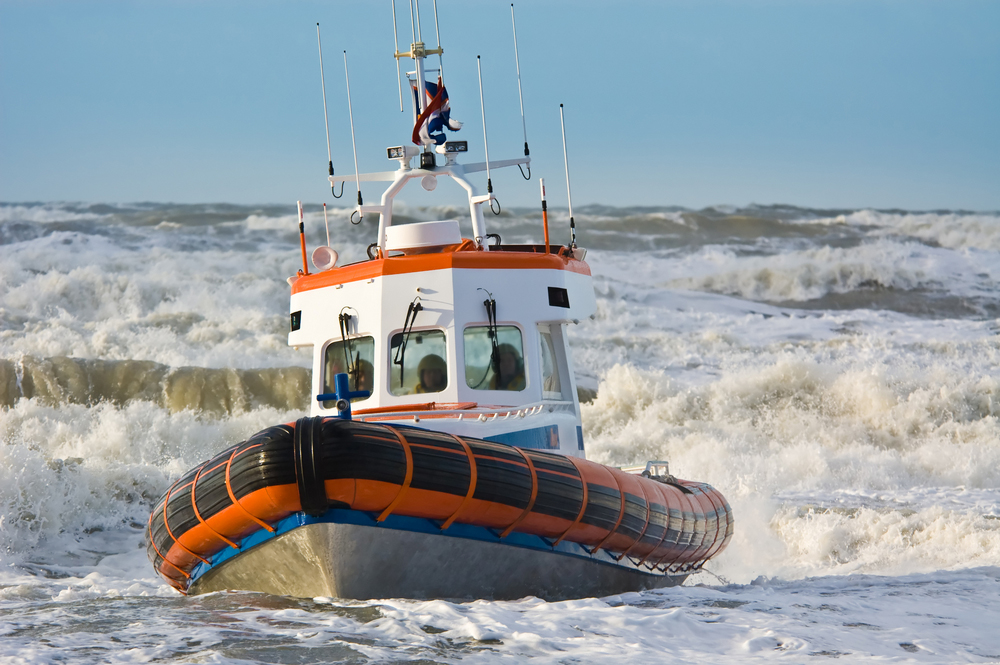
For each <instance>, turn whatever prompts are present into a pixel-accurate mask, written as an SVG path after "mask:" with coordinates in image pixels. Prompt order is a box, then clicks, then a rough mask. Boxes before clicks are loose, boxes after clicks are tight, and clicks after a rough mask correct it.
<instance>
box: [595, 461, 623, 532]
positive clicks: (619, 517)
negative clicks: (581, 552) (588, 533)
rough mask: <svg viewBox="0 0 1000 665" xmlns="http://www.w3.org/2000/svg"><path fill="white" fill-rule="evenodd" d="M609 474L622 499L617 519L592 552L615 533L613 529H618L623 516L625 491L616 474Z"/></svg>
mask: <svg viewBox="0 0 1000 665" xmlns="http://www.w3.org/2000/svg"><path fill="white" fill-rule="evenodd" d="M611 476H612V477H613V478H614V479H615V485H617V486H618V496H619V497H620V498H621V501H622V509H621V510H619V511H618V521H617V522H615V525H614V526H613V527H612V528H611V531H608V535H606V536H604V540H602V541H601V543H600V544H599V545H598V546H597V547H595V548H594V549H593V552H596V551H597V550H599V549H601V548H602V547H604V543H606V542H608V541H609V540H611V536H613V535H615V531H617V530H618V526H619V525H620V524H621V523H622V518H623V517H625V492H624V491H623V490H622V484H621V483H620V482H618V476H616V475H615V474H614V473H612V474H611Z"/></svg>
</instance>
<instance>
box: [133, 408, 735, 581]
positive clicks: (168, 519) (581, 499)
mask: <svg viewBox="0 0 1000 665" xmlns="http://www.w3.org/2000/svg"><path fill="white" fill-rule="evenodd" d="M657 478H659V477H657ZM732 531H733V520H732V514H731V510H730V508H729V505H728V503H727V502H726V501H725V499H724V498H723V497H722V496H721V495H720V494H719V493H718V492H717V491H716V490H714V489H713V488H712V487H710V486H708V485H705V484H704V483H695V482H691V481H685V480H677V479H675V478H673V477H663V478H661V479H659V480H654V479H653V478H643V477H639V476H635V475H631V474H628V473H625V472H623V471H621V470H620V469H615V468H611V467H605V466H602V465H600V464H595V463H594V462H588V461H586V460H579V459H573V458H567V457H564V456H562V455H558V454H554V453H551V452H547V451H542V450H531V449H524V448H519V447H516V446H511V445H508V444H505V443H499V442H494V441H484V440H480V439H472V438H468V437H459V436H454V435H450V434H445V433H442V432H435V431H432V430H424V429H418V428H414V427H407V428H403V427H400V426H387V425H381V424H376V423H359V422H352V421H346V420H339V419H330V418H303V419H300V420H299V421H297V422H296V423H291V424H287V425H279V426H275V427H270V428H267V429H266V430H263V431H261V432H259V433H257V434H256V435H254V436H253V437H251V438H250V439H248V440H247V441H244V442H242V443H240V444H237V445H236V446H233V447H232V448H229V449H227V450H224V451H222V452H220V453H219V454H218V455H216V456H215V457H213V458H212V459H210V460H208V461H206V462H205V463H203V464H202V465H200V466H197V467H195V468H193V469H191V470H190V471H188V473H186V474H185V475H184V476H182V477H181V478H180V479H179V480H178V481H177V482H176V483H174V485H173V486H172V487H171V488H170V489H169V490H167V492H166V493H165V494H164V495H163V497H161V499H160V500H159V501H158V502H157V504H156V506H155V507H154V508H153V511H152V513H151V514H150V521H149V524H148V527H147V531H146V536H147V553H148V554H149V557H150V561H151V562H152V563H153V565H154V566H155V567H156V569H157V571H158V572H159V573H160V574H161V575H162V576H163V577H164V579H166V580H167V581H169V582H170V583H171V584H172V585H173V586H174V587H175V588H177V589H178V590H180V591H182V592H184V593H201V592H205V591H209V590H218V589H245V590H254V591H267V592H269V593H277V594H283V595H293V596H304V597H311V596H337V597H343V598H376V597H411V598H425V597H427V598H429V597H446V598H469V597H476V598H519V597H523V596H526V595H533V596H539V597H543V598H553V599H554V598H574V597H581V596H593V595H601V594H609V593H619V592H623V591H631V590H637V589H643V588H652V587H657V586H666V585H670V584H676V583H677V582H678V581H680V580H682V579H683V578H684V575H686V574H689V573H691V572H693V571H695V570H698V569H699V568H700V567H701V565H702V564H703V563H704V562H705V561H708V560H709V559H710V558H711V557H713V556H715V555H716V554H718V552H720V551H721V550H722V549H723V548H724V547H725V546H726V544H727V543H728V541H729V540H730V538H731V537H732ZM320 534H322V535H320Z"/></svg>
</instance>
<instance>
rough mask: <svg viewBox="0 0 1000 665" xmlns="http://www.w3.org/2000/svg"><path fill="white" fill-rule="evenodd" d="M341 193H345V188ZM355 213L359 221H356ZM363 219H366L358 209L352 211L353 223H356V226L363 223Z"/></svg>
mask: <svg viewBox="0 0 1000 665" xmlns="http://www.w3.org/2000/svg"><path fill="white" fill-rule="evenodd" d="M340 193H341V194H343V193H344V192H343V190H341V192H340ZM355 215H357V216H358V221H356V222H355V221H354V216H355ZM362 219H364V217H362V216H361V214H360V213H359V212H358V211H357V210H355V211H354V212H352V213H351V224H354V225H355V226H357V225H358V224H360V223H361V220H362Z"/></svg>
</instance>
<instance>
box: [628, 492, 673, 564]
mask: <svg viewBox="0 0 1000 665" xmlns="http://www.w3.org/2000/svg"><path fill="white" fill-rule="evenodd" d="M663 509H664V510H665V511H667V512H666V518H667V523H666V524H664V525H663V535H662V536H660V542H658V543H656V547H654V548H653V549H651V550H650V551H649V554H647V555H646V556H644V557H642V561H640V562H639V563H637V564H635V565H636V566H641V565H642V564H644V563H646V559H648V558H649V557H651V556H653V554H654V553H655V552H656V550H658V549H660V546H662V545H663V541H664V540H666V539H667V534H668V533H670V504H669V503H667V504H664V506H663ZM661 558H662V557H661ZM647 568H649V566H647ZM653 568H656V564H655V563H654V564H653V566H652V568H649V569H650V570H652V569H653Z"/></svg>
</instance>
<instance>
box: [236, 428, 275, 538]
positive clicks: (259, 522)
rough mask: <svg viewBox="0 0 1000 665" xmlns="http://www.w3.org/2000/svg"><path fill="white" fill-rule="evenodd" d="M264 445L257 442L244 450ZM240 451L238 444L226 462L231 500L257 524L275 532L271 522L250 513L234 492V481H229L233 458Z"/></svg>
mask: <svg viewBox="0 0 1000 665" xmlns="http://www.w3.org/2000/svg"><path fill="white" fill-rule="evenodd" d="M262 445H264V444H262V443H257V444H254V445H252V446H248V447H247V448H245V449H244V450H243V451H242V452H246V451H247V450H251V449H252V448H259V447H260V446H262ZM238 452H241V451H240V449H239V447H238V446H237V447H236V449H234V450H233V454H232V455H230V456H229V461H228V462H226V492H228V493H229V500H230V501H232V502H233V505H234V506H236V507H237V508H239V509H240V510H242V511H243V512H244V513H245V514H246V516H247V517H249V518H250V519H252V520H253V521H254V522H256V523H257V524H259V525H261V526H262V527H264V528H265V529H267V530H268V531H270V532H271V533H274V527H272V526H271V525H270V524H268V523H267V522H265V521H264V520H262V519H258V518H257V517H254V516H253V515H252V514H251V513H250V511H249V510H247V509H246V508H244V507H243V505H242V504H241V503H240V502H239V501H238V500H237V498H236V495H235V494H233V486H232V483H230V481H229V474H230V472H231V471H232V468H233V459H234V458H235V457H236V453H238Z"/></svg>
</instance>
